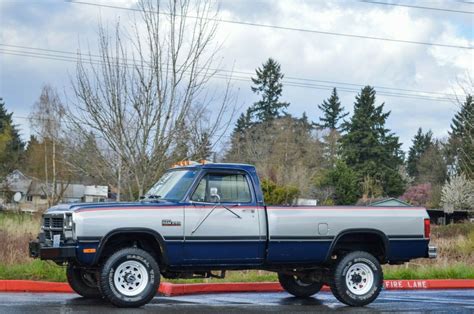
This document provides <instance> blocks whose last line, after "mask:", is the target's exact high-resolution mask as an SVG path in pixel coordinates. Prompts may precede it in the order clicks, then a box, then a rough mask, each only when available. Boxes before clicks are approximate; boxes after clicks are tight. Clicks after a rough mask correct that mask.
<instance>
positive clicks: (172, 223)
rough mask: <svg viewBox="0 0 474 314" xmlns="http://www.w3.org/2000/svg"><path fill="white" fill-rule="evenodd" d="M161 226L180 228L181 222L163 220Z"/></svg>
mask: <svg viewBox="0 0 474 314" xmlns="http://www.w3.org/2000/svg"><path fill="white" fill-rule="evenodd" d="M161 225H162V226H165V227H179V226H181V221H173V220H171V219H163V220H162V221H161Z"/></svg>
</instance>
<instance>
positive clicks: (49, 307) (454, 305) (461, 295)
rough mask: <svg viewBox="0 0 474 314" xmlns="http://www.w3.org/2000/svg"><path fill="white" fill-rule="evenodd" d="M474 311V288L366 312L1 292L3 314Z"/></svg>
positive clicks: (277, 302) (327, 303) (245, 296)
mask: <svg viewBox="0 0 474 314" xmlns="http://www.w3.org/2000/svg"><path fill="white" fill-rule="evenodd" d="M335 311H341V312H350V313H388V312H391V313H393V312H396V313H400V312H404V313H407V312H411V313H419V312H439V313H474V290H437V291H434V290H431V291H420V290H418V291H382V293H381V294H380V296H379V297H378V299H377V300H376V301H375V302H373V303H372V304H370V305H368V306H366V307H363V308H352V307H348V306H344V305H343V304H341V303H339V302H338V301H337V300H336V299H335V298H334V297H333V296H332V294H331V293H328V292H321V293H318V294H317V295H316V296H315V297H314V298H310V299H297V298H294V297H291V296H290V295H289V294H287V293H285V292H280V293H231V294H229V293H223V294H205V295H204V294H203V295H190V296H178V297H164V296H157V297H155V298H154V299H153V300H152V302H150V303H149V304H147V305H146V306H144V307H142V308H138V309H118V308H115V307H113V306H112V305H110V304H108V303H106V302H104V301H102V300H87V299H83V298H81V297H79V296H78V295H76V294H71V293H68V294H66V293H64V294H62V293H0V313H180V314H187V313H316V312H335Z"/></svg>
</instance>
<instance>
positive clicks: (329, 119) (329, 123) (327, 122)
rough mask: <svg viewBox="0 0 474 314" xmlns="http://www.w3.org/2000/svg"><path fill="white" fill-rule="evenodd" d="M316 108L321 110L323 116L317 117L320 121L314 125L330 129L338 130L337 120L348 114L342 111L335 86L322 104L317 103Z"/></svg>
mask: <svg viewBox="0 0 474 314" xmlns="http://www.w3.org/2000/svg"><path fill="white" fill-rule="evenodd" d="M318 108H319V109H320V110H321V111H322V112H323V116H322V117H319V121H320V123H315V125H316V126H318V127H320V128H327V129H330V130H340V125H339V121H341V120H342V119H344V118H345V117H346V116H347V115H348V114H349V113H348V112H344V108H343V107H342V106H341V102H340V101H339V96H338V95H337V90H336V88H334V89H333V90H332V93H331V96H330V97H329V99H327V100H324V101H323V103H322V104H320V105H318Z"/></svg>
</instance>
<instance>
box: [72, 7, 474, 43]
mask: <svg viewBox="0 0 474 314" xmlns="http://www.w3.org/2000/svg"><path fill="white" fill-rule="evenodd" d="M71 3H74V4H84V5H90V6H97V7H103V8H110V9H119V10H127V11H135V12H144V10H141V9H135V8H126V7H120V6H115V5H107V4H99V3H91V2H84V1H71ZM145 12H149V13H156V14H161V15H171V13H168V12H166V13H165V12H159V11H153V12H151V11H146V10H145ZM174 15H175V16H179V17H186V18H192V19H200V20H207V21H215V22H222V23H228V24H237V25H246V26H256V27H263V28H272V29H280V30H286V31H297V32H304V33H313V34H320V35H329V36H341V37H349V38H358V39H370V40H381V41H387V42H397V43H404V44H414V45H425V46H438V47H446V48H457V49H473V47H472V46H460V45H454V44H444V43H433V42H423V41H415V40H405V39H396V38H385V37H376V36H367V35H357V34H348V33H337V32H329V31H320V30H315V29H306V28H297V27H288V26H279V25H270V24H261V23H253V22H245V21H235V20H227V19H220V18H210V17H198V16H193V15H185V16H183V15H180V14H174Z"/></svg>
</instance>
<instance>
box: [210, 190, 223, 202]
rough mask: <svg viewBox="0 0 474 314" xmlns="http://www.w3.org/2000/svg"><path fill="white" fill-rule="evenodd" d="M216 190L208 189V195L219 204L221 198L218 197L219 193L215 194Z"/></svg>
mask: <svg viewBox="0 0 474 314" xmlns="http://www.w3.org/2000/svg"><path fill="white" fill-rule="evenodd" d="M217 191H218V190H217V188H210V189H209V193H210V194H211V195H210V196H211V198H212V199H216V200H217V203H220V201H221V197H220V196H219V193H217Z"/></svg>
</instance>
